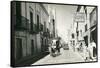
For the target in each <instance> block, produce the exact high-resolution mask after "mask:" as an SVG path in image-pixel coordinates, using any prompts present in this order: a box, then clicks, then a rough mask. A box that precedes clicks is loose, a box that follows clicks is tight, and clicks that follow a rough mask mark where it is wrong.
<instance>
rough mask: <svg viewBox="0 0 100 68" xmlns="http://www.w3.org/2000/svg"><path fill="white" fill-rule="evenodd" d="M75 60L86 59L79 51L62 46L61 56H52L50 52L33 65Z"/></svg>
mask: <svg viewBox="0 0 100 68" xmlns="http://www.w3.org/2000/svg"><path fill="white" fill-rule="evenodd" d="M73 62H84V59H83V58H82V56H81V55H80V54H79V53H78V52H74V51H73V50H72V48H71V47H70V49H69V50H64V49H63V48H61V55H59V56H56V57H52V56H50V54H49V55H47V56H46V57H44V58H42V59H40V60H39V61H37V62H35V63H33V64H32V65H42V64H57V63H73Z"/></svg>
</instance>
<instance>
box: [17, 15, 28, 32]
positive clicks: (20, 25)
mask: <svg viewBox="0 0 100 68" xmlns="http://www.w3.org/2000/svg"><path fill="white" fill-rule="evenodd" d="M15 30H18V31H24V30H29V20H28V19H27V18H25V17H23V16H21V17H16V24H15Z"/></svg>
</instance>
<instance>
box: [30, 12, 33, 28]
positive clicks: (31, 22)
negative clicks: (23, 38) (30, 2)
mask: <svg viewBox="0 0 100 68" xmlns="http://www.w3.org/2000/svg"><path fill="white" fill-rule="evenodd" d="M30 29H31V30H33V13H32V12H30Z"/></svg>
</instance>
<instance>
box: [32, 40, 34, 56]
mask: <svg viewBox="0 0 100 68" xmlns="http://www.w3.org/2000/svg"><path fill="white" fill-rule="evenodd" d="M31 54H32V55H33V54H34V40H31Z"/></svg>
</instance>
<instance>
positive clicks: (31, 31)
mask: <svg viewBox="0 0 100 68" xmlns="http://www.w3.org/2000/svg"><path fill="white" fill-rule="evenodd" d="M30 26H31V24H30ZM30 33H31V34H37V33H38V30H37V25H36V24H34V23H33V26H31V27H30Z"/></svg>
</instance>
